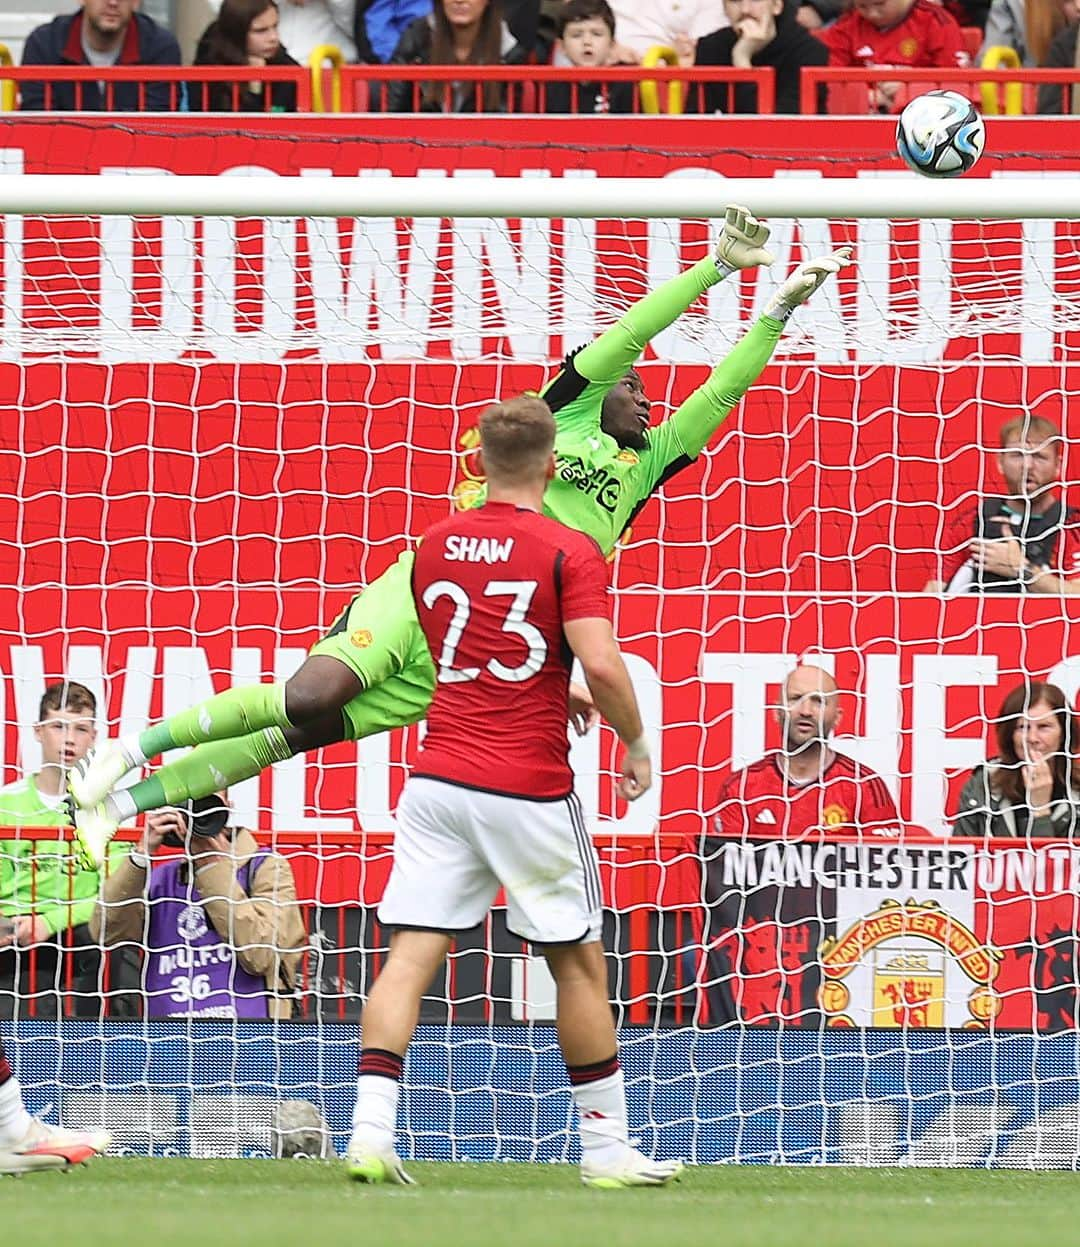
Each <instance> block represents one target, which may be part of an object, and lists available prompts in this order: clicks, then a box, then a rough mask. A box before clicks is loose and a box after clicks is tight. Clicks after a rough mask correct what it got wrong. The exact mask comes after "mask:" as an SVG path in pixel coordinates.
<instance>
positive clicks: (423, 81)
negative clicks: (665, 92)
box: [341, 65, 776, 116]
mask: <svg viewBox="0 0 1080 1247" xmlns="http://www.w3.org/2000/svg"><path fill="white" fill-rule="evenodd" d="M586 75H587V78H588V81H589V83H591V84H595V83H600V84H602V85H604V86H605V87H609V88H610V87H613V86H617V85H619V84H624V85H626V86H629V87H630V90H631V101H630V102H631V104H632V108H631V110H630V111H632V112H634V113H641V112H643V111H645V110H644V108H643V103H642V99H643V95H644V92H643V87H647V86H648V84H650V83H653V84H660V85H663V86H667V87H668V88H669V89H670V86H671V84H673V83H675V84H681V85H682V87H683V90H684V91H685V92H686V93H687V97H688V98H687V103H688V104H689V108H688V109H686V110H685V111H693V112H703V111H704V103H705V95H704V91H705V88H706V87H707V86H717V87H724V86H726V87H727V88H728V91H727V93H726V94H727V99H726V100H725V104H726V105H727V106H726V107H725V108H724V109H723V111H725V112H734V111H735V109H734V92H735V88H736V87H737V86H740V85H747V86H750V87H753V88H754V89H755V90H756V92H757V109H756V111H757V112H758V113H767V114H769V113H772V112H773V111H774V110H775V107H776V83H775V73H774V71H773V69H772V68H771V67H763V68H754V69H736V68H734V67H732V66H717V67H708V68H707V67H705V66H700V67H699V66H695V67H694V68H692V69H679V68H668V67H664V68H660V67H656V68H651V69H645V68H642V67H640V66H634V67H622V68H603V69H591V68H590V69H589V70H588V71H585V70H582V69H579V68H575V67H565V68H564V67H558V68H556V67H554V66H549V65H513V66H510V65H468V66H466V65H460V66H459V65H347V66H345V67H344V68H342V70H341V79H342V85H343V98H344V99H345V100H346V101H347V102H346V105H345V107H346V110H347V111H352V112H387V111H399V112H400V111H411V112H423V111H434V112H438V111H442V112H462V111H465V112H473V113H475V112H484V111H499V112H501V111H506V112H512V113H543V112H546V111H547V108H546V105H547V103H548V95H549V92H548V88H549V87H551V86H552V85H555V84H559V85H562V84H566V85H568V86H569V88H570V90H569V92H568V93H567V100H566V102H567V103H568V105H569V107H568V108H564V109H560V110H552V111H553V112H562V113H563V114H566V115H569V114H576V113H579V108H578V105H579V104H580V103H581V99H580V94H579V91H578V88H580V86H581V85H582V83H583V80H584V79H585V77H586ZM392 83H409V84H411V86H412V91H411V95H410V98H409V103H410V105H411V107H410V108H409V109H401V108H398V109H389V108H388V107H387V106H386V105H387V96H388V91H389V86H390V84H392ZM429 83H431V84H439V85H440V86H441V92H440V93H439V94H440V98H439V101H438V103H439V105H440V107H439V108H434V107H430V108H428V109H426V110H425V109H424V106H423V105H424V98H423V97H424V88H425V86H426V85H427V84H429ZM485 86H494V87H500V88H505V92H506V94H505V107H504V108H498V109H494V110H492V109H485V108H483V107H481V105H483V104H484V94H483V92H484V87H485ZM462 87H465V88H466V90H465V91H464V92H462V90H461V88H462ZM470 87H471V89H472V98H471V99H470V98H469V95H468V90H467V88H470ZM455 88H457V91H456V94H455ZM455 104H457V105H461V104H468V105H470V107H468V108H462V107H460V106H455ZM663 109H664V104H663V103H661V111H663ZM601 111H603V110H601ZM677 111H682V110H677ZM580 115H586V116H588V115H595V113H594V112H593V110H591V109H585V110H581V114H580Z"/></svg>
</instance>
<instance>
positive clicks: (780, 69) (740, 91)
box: [687, 9, 829, 113]
mask: <svg viewBox="0 0 1080 1247" xmlns="http://www.w3.org/2000/svg"><path fill="white" fill-rule="evenodd" d="M737 38H738V36H737V35H736V33H735V31H734V29H733V28H732V27H730V26H727V27H725V28H724V29H723V30H714V31H713V33H712V34H711V35H705V36H704V37H703V38H701V39H699V40H698V44H697V51H696V53H695V56H694V64H695V65H730V64H731V53H732V50H733V49H734V47H735V41H736V39H737ZM750 63H751V65H753V66H755V67H757V66H765V65H771V66H772V68H773V70H774V71H775V74H776V77H775V80H774V81H775V84H776V111H777V112H778V113H797V112H798V111H799V80H800V77H801V72H802V67H803V66H804V65H827V64H828V63H829V49H828V48H827V47H826V46H825V45H824V44H823V43H822V42H821V40H820V39H816V38H815V37H814V36H813V35H812V34H810V32H809V31H808V30H805V29H804V28H803V27H802V26H800V25H799V23H798V22H797V21H795V18H794V17H793V16H792V13H791V11H790V10H789V9H786V10H785V11H784V12H783V13H781V14H780V16H779V17H778V18H777V19H776V38H775V39H773V41H772V43H767V44H766V45H765V46H764V47H763V48H762V49H761V51H760V52H758V53H757V54H756V55H755V56H753V57H752V58H751V61H750ZM701 89H702V88H701V87H700V86H698V87H695V88H693V89H692V92H691V97H690V100H689V105H690V107H689V108H688V110H687V111H694V112H705V113H717V112H719V113H756V112H758V100H757V95H758V93H757V87H755V86H754V84H753V83H751V82H739V83H736V84H735V85H734V86H729V85H728V84H727V83H725V82H711V83H707V84H706V85H705V86H704V93H705V104H704V107H701V106H699V104H698V101H697V98H696V94H697V92H698V91H700V90H701ZM729 93H730V94H731V95H732V96H733V97H734V98H733V99H732V100H731V102H730V103H729Z"/></svg>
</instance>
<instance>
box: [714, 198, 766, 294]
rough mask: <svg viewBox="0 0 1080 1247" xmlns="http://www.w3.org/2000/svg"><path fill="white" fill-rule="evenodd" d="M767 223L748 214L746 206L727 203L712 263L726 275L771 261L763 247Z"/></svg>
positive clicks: (748, 210) (721, 273)
mask: <svg viewBox="0 0 1080 1247" xmlns="http://www.w3.org/2000/svg"><path fill="white" fill-rule="evenodd" d="M768 241H769V227H768V226H767V225H763V224H762V222H761V221H759V220H758V219H757V217H755V216H752V215H751V213H750V209H749V208H740V207H739V206H738V205H737V204H728V208H727V215H726V216H725V218H724V225H723V228H722V229H721V230H720V239H719V241H718V242H717V244H716V267H717V268H718V269H719V270H720V275H721V276H722V277H726V276H727V275H728V273H734V272H735V270H736V269H740V268H754V267H755V266H756V265H758V264H771V263H772V262H773V257H772V254H771V253H770V252H768V251H766V250H765V244H766V243H767V242H768Z"/></svg>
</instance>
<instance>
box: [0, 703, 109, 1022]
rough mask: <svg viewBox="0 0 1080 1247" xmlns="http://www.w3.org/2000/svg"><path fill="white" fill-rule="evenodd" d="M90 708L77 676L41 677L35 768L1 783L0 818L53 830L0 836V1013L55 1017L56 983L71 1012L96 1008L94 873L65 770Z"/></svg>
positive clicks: (77, 755) (82, 740)
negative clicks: (73, 823) (74, 831)
mask: <svg viewBox="0 0 1080 1247" xmlns="http://www.w3.org/2000/svg"><path fill="white" fill-rule="evenodd" d="M96 713H97V705H96V702H95V699H94V695H93V693H91V692H90V690H89V689H88V688H85V687H84V686H83V685H82V684H75V683H73V682H70V681H62V682H60V683H57V684H50V685H49V686H48V688H46V689H45V692H44V695H43V696H42V698H41V704H40V707H39V709H38V722H37V723H36V724H35V726H34V738H35V740H37V741H38V743H39V744H40V745H41V769H40V770H39V771H38V772H37V773H36V774H33V775H24V776H23V778H22V779H19V780H16V781H15V783H13V784H8V785H7V786H6V787H4V788H0V824H3V825H5V826H8V827H55V828H56V829H57V830H56V838H55V839H48V840H38V839H33V840H31V839H28V838H26V837H20V838H18V839H5V840H4V841H3V842H0V1017H6V1018H10V1017H15V1016H17V1015H20V1014H21V1015H23V1016H36V1017H58V1016H59V1014H60V1012H61V1007H60V1006H61V993H62V992H65V993H66V992H70V993H71V994H72V997H73V1001H72V1005H73V1010H74V1012H75V1013H76V1014H77V1015H78V1016H80V1017H94V1016H97V1015H98V1014H99V1013H100V1006H101V997H100V991H99V986H98V970H99V967H100V957H99V955H98V953H97V950H96V948H95V947H94V944H95V941H93V940H92V939H91V938H90V933H89V929H88V927H87V923H88V922H89V920H90V915H91V914H92V913H93V910H94V901H95V899H96V898H97V893H98V887H99V886H100V882H101V880H100V876H99V875H98V872H97V871H96V870H84V869H82V867H81V866H79V864H78V859H77V854H76V850H75V846H74V844H73V843H72V841H71V837H70V836H69V835H68V833H67V828H68V826H69V823H70V818H69V815H68V810H67V773H68V770H69V769H70V768H71V767H73V766H74V765H75V764H76V763H77V762H78V761H79V760H80V759H81V758H83V757H85V756H86V754H87V753H88V752H89V750H90V748H91V747H92V746H93V743H94V736H95V730H96V729H95V725H94V716H95V714H96Z"/></svg>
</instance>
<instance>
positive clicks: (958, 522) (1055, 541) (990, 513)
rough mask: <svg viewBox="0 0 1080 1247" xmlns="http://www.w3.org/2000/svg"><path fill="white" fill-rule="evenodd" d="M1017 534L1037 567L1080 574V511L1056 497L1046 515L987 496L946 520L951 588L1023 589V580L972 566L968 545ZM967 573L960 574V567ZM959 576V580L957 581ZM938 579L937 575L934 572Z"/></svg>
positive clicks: (945, 558) (944, 562)
mask: <svg viewBox="0 0 1080 1247" xmlns="http://www.w3.org/2000/svg"><path fill="white" fill-rule="evenodd" d="M1005 536H1011V537H1015V538H1016V539H1017V541H1019V542H1020V543H1021V545H1022V546H1023V547H1024V557H1025V558H1026V560H1027V561H1028V562H1029V563H1031V564H1032V566H1034V567H1048V568H1049V569H1050V571H1051V572H1053V574H1054V575H1055V576H1060V577H1061V578H1062V579H1064V580H1073V579H1075V578H1076V577H1077V576H1080V512H1077V511H1075V510H1074V509H1073V508H1072V507H1069V508H1068V509H1066V508H1065V507H1064V506H1063V505H1062V503H1061V502H1060V501H1058V502H1055V503H1054V505H1053V506H1052V507H1051V508H1050V509H1049V510H1048V511H1044V512H1043V513H1042V514H1041V515H1036V514H1035V513H1034V512H1028V513H1026V514H1025V513H1023V512H1020V511H1015V510H1013V509H1012V508H1011V507H1010V506H1009V504H1008V501H1007V500H1006V499H1005V498H984V499H983V500H982V501H981V502H979V503H972V504H971V505H970V506H966V507H957V508H956V509H955V510H954V511H953V512H952V514H951V515H950V516H949V518H948V520H947V521H946V524H945V531H944V533H943V534H942V540H941V576H940V579H941V580H942V581H944V584H945V587H946V589H952V590H953V591H954V592H961V591H963V590H971V591H972V592H976V593H1019V592H1020V588H1021V586H1020V582H1019V581H1017V580H1008V579H1006V578H1005V577H1004V576H996V575H993V574H991V573H989V572H982V573H980V572H979V571H978V570H977V569H975V568H974V567H973V566H972V567H970V568H966V567H965V565H966V564H968V563H969V560H970V555H969V553H968V545H969V543H970V542H971V539H972V538H973V537H982V538H984V539H986V540H996V539H998V538H1001V537H1005ZM961 568H965V574H964V575H963V576H962V577H959V578H957V572H959V571H960V570H961ZM954 578H956V583H955V584H954V583H953V581H954ZM934 579H937V577H934Z"/></svg>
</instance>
